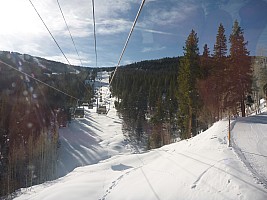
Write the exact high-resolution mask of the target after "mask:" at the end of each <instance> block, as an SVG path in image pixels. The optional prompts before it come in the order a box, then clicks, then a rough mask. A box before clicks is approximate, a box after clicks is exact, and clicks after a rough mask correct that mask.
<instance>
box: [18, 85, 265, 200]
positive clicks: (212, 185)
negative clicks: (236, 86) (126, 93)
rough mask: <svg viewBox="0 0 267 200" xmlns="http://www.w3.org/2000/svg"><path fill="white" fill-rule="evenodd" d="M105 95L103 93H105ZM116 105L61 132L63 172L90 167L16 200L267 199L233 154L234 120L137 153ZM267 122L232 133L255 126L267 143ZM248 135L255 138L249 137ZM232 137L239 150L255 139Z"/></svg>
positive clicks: (255, 122) (241, 122)
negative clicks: (125, 133)
mask: <svg viewBox="0 0 267 200" xmlns="http://www.w3.org/2000/svg"><path fill="white" fill-rule="evenodd" d="M105 88H106V87H105V86H103V90H104V91H105V90H106V89H105ZM104 93H107V94H108V92H104ZM107 99H109V98H107ZM110 100H111V102H113V101H114V99H110ZM110 105H111V106H110V110H109V112H108V114H107V115H106V116H105V115H98V114H96V113H95V112H94V111H91V110H90V111H89V110H88V111H87V114H86V117H85V119H82V120H75V121H73V123H72V124H70V126H69V127H68V128H65V129H62V131H61V136H60V137H61V140H62V141H64V143H62V147H61V148H62V150H63V149H64V148H66V149H67V150H68V151H67V152H68V153H67V154H61V157H60V158H59V159H61V160H62V164H63V166H64V164H65V165H66V166H69V163H71V164H72V165H74V164H76V165H77V166H81V165H84V164H86V161H87V162H88V161H90V162H91V165H88V166H81V167H78V168H75V169H74V170H73V171H72V172H70V173H69V174H68V175H66V176H64V177H62V178H60V179H57V180H55V181H52V182H46V183H44V184H41V185H37V186H33V187H31V188H26V189H21V191H20V192H19V194H20V196H19V197H17V198H15V199H18V200H21V199H32V200H34V199H47V200H50V199H51V200H53V199H102V200H104V199H106V200H107V199H114V200H119V199H135V200H136V199H147V200H149V199H151V200H152V199H153V200H154V199H162V200H163V199H164V200H165V199H168V200H172V199H173V200H174V199H205V200H206V199H222V200H224V199H243V200H244V199H248V200H249V199H252V198H253V199H257V200H264V199H266V198H267V190H266V185H265V183H262V182H260V180H259V179H258V177H256V176H255V175H253V174H252V172H251V171H250V169H249V168H248V167H247V166H246V165H245V164H244V161H245V160H244V159H243V158H242V157H240V155H239V154H238V153H237V150H236V148H233V147H228V142H227V135H228V120H222V121H219V122H217V123H215V124H214V125H213V126H212V127H211V128H209V129H208V130H207V131H205V132H203V133H201V134H199V135H197V136H195V137H193V138H191V139H188V140H183V141H181V142H177V143H174V144H171V145H166V146H164V147H162V148H159V149H154V150H151V151H148V152H144V153H137V152H138V151H136V150H134V146H132V145H131V144H127V137H125V136H123V135H122V134H121V128H122V124H121V121H120V119H118V118H117V116H116V110H115V109H114V107H113V104H112V103H111V104H110ZM264 109H265V111H266V108H264ZM266 117H267V115H266V113H262V114H261V115H258V116H254V117H253V118H247V120H246V121H244V120H242V118H240V120H239V119H237V120H232V121H231V124H232V126H231V129H232V131H233V133H238V132H239V131H242V130H243V128H245V127H246V126H250V125H251V124H253V126H254V128H256V127H257V128H258V129H259V130H261V133H262V134H261V136H260V135H258V136H259V137H258V138H257V139H256V138H255V140H256V141H258V142H260V141H261V140H262V139H263V138H265V137H266V135H265V133H266V132H267V125H266V123H265V121H266ZM237 124H238V125H237ZM88 125H89V126H88ZM245 129H246V130H248V129H247V128H245ZM248 133H251V132H249V130H248ZM233 137H234V139H235V141H236V143H237V141H239V140H242V141H248V139H249V138H247V139H245V138H242V137H241V136H239V135H238V134H236V135H234V136H233ZM242 144H244V145H246V143H245V142H242ZM240 148H243V147H240ZM250 150H252V149H250ZM252 153H253V152H252ZM259 153H264V152H259ZM66 156H67V157H69V158H70V157H72V159H66V158H67V157H66ZM263 156H264V155H263ZM254 159H257V157H256V156H255V157H254ZM263 159H264V157H263ZM93 160H94V161H95V162H92V161H93ZM69 161H70V162H69ZM99 161H100V162H99ZM64 162H65V163H64ZM265 162H266V159H265V160H263V161H260V160H259V162H258V163H259V164H261V168H262V169H263V168H264V166H265ZM94 163H95V164H94ZM254 163H255V161H254ZM88 164H89V163H88ZM62 170H63V167H62Z"/></svg>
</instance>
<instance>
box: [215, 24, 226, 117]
mask: <svg viewBox="0 0 267 200" xmlns="http://www.w3.org/2000/svg"><path fill="white" fill-rule="evenodd" d="M213 58H214V69H213V74H212V76H213V83H214V85H213V87H212V91H211V93H212V94H213V99H214V103H215V104H216V105H215V107H216V116H217V119H219V118H221V117H222V110H223V96H224V94H225V93H226V92H227V90H228V88H227V86H226V83H225V82H226V80H225V77H226V75H225V68H226V59H227V39H226V36H225V29H224V27H223V25H222V24H221V23H220V25H219V27H218V33H217V36H216V42H215V45H214V49H213Z"/></svg>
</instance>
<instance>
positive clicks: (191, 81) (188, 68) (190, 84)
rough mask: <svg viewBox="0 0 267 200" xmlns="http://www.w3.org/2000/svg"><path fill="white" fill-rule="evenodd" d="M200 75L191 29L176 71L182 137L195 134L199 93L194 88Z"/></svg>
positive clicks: (197, 52)
mask: <svg viewBox="0 0 267 200" xmlns="http://www.w3.org/2000/svg"><path fill="white" fill-rule="evenodd" d="M199 76H200V69H199V48H198V37H197V33H196V32H195V31H194V30H192V31H191V33H190V34H189V36H188V38H187V40H186V42H185V47H184V57H183V58H182V59H181V61H180V66H179V72H178V93H177V94H178V96H177V98H178V109H179V111H178V112H179V113H178V117H179V124H180V128H181V133H182V135H181V136H182V138H190V137H191V135H196V134H197V124H196V122H197V114H198V109H199V106H198V104H199V95H198V90H197V88H196V83H197V79H198V78H199Z"/></svg>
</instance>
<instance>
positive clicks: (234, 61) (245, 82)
mask: <svg viewBox="0 0 267 200" xmlns="http://www.w3.org/2000/svg"><path fill="white" fill-rule="evenodd" d="M229 42H230V45H231V46H230V65H229V69H228V70H227V73H228V74H227V77H228V79H227V84H228V88H229V92H228V95H227V101H228V102H229V104H228V108H230V109H231V108H233V107H236V105H237V103H239V105H240V107H241V112H242V117H244V116H245V99H246V96H247V95H248V94H249V93H250V92H251V87H252V68H251V61H250V57H249V51H248V50H247V47H246V46H247V44H248V42H245V39H244V32H243V29H241V27H240V26H239V23H238V21H235V22H234V25H233V29H232V33H231V35H230V37H229Z"/></svg>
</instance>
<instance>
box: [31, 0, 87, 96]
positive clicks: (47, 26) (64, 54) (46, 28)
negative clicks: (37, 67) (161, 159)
mask: <svg viewBox="0 0 267 200" xmlns="http://www.w3.org/2000/svg"><path fill="white" fill-rule="evenodd" d="M29 2H30V3H31V5H32V7H33V8H34V10H35V12H36V13H37V15H38V16H39V18H40V19H41V21H42V22H43V24H44V26H45V27H46V29H47V31H48V32H49V34H50V36H51V37H52V38H53V40H54V42H55V43H56V45H57V46H58V48H59V50H60V51H61V53H62V54H63V56H64V57H65V59H66V60H67V62H68V64H69V65H70V66H72V65H71V63H70V62H69V60H68V58H67V56H66V55H65V53H64V52H63V50H62V49H61V47H60V46H59V44H58V42H57V41H56V39H55V38H54V36H53V34H52V33H51V31H50V30H49V28H48V26H47V25H46V24H45V22H44V20H43V18H42V17H41V15H40V14H39V12H38V10H37V9H36V7H35V6H34V4H33V3H32V1H31V0H29ZM80 81H81V80H80ZM81 82H82V84H83V86H84V87H85V89H86V90H87V91H88V92H90V91H89V90H88V88H87V87H86V86H85V84H84V82H83V81H81Z"/></svg>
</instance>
